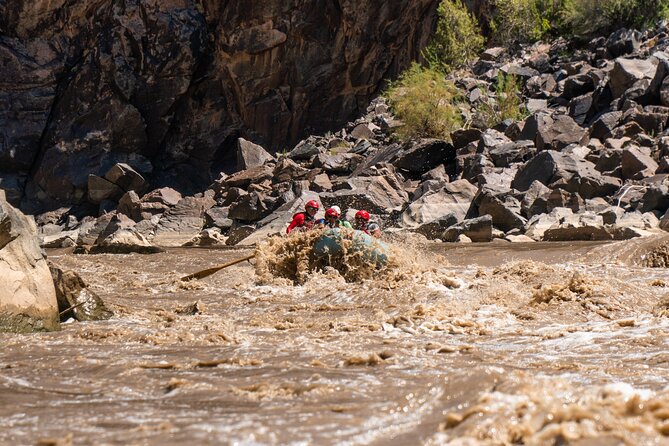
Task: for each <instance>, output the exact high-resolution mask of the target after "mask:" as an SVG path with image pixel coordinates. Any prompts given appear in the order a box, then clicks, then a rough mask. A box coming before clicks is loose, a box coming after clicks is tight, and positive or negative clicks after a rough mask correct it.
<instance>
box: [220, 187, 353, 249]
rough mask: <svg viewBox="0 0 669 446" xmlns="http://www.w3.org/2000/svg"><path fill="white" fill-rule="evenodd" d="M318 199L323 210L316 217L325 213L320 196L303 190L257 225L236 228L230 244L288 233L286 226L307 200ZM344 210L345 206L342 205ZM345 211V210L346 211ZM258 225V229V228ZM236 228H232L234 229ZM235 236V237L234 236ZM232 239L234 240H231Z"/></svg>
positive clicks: (254, 241) (249, 243) (257, 240)
mask: <svg viewBox="0 0 669 446" xmlns="http://www.w3.org/2000/svg"><path fill="white" fill-rule="evenodd" d="M310 200H316V201H317V202H318V203H319V205H320V208H321V210H320V211H319V213H318V214H316V218H319V217H320V216H322V215H323V213H322V212H323V211H322V209H323V207H324V206H323V204H322V203H321V200H320V197H319V196H318V194H316V193H314V192H309V191H307V192H303V193H302V194H301V195H300V196H299V197H297V198H296V199H295V200H293V201H292V202H290V203H286V204H284V205H283V206H281V207H279V208H278V209H277V210H275V211H274V212H272V213H271V214H270V215H268V216H267V217H265V218H264V219H262V220H261V221H259V222H258V223H256V225H255V226H248V225H247V226H244V228H246V229H236V230H235V231H234V232H235V234H234V236H233V235H232V234H230V238H228V241H227V244H228V245H236V244H240V245H253V244H256V243H258V242H260V241H263V240H265V239H266V238H267V237H269V236H272V235H283V234H285V233H286V228H287V227H288V225H289V224H290V222H291V220H292V219H293V215H295V214H296V213H298V212H301V211H303V210H304V205H305V204H306V203H307V201H310ZM342 211H344V208H343V207H342ZM344 212H345V211H344ZM256 227H257V230H256ZM234 229H235V228H234V227H233V228H231V231H233V230H234ZM233 237H234V238H233ZM231 239H232V241H231Z"/></svg>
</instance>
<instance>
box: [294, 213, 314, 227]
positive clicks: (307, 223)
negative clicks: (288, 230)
mask: <svg viewBox="0 0 669 446" xmlns="http://www.w3.org/2000/svg"><path fill="white" fill-rule="evenodd" d="M298 215H304V224H303V225H302V226H298V227H300V228H304V229H311V228H313V227H314V223H315V222H316V219H314V217H312V216H310V215H309V214H307V213H306V212H304V211H302V212H298V213H296V214H295V215H293V219H294V218H295V217H297V216H298Z"/></svg>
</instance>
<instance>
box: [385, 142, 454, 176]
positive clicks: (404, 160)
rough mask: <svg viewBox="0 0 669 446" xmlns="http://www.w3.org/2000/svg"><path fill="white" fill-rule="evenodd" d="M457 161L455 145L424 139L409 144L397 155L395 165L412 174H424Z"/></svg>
mask: <svg viewBox="0 0 669 446" xmlns="http://www.w3.org/2000/svg"><path fill="white" fill-rule="evenodd" d="M453 159H455V148H454V147H453V145H451V144H449V143H448V142H446V141H442V140H440V139H423V140H420V141H418V142H416V143H413V144H412V143H407V144H406V145H405V146H404V147H403V149H402V151H401V152H399V153H398V154H397V155H396V158H395V160H394V161H392V163H393V165H394V166H395V167H397V168H398V169H403V170H405V171H407V172H410V173H412V174H423V173H425V172H427V171H429V170H430V169H433V168H434V167H436V166H438V165H440V164H443V163H448V162H450V161H452V160H453Z"/></svg>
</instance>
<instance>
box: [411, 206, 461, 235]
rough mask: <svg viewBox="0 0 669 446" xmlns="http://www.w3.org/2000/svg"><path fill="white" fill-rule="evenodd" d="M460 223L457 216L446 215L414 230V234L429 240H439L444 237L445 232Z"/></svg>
mask: <svg viewBox="0 0 669 446" xmlns="http://www.w3.org/2000/svg"><path fill="white" fill-rule="evenodd" d="M459 221H460V220H458V217H457V216H456V215H455V214H452V213H451V214H446V215H444V216H442V217H439V218H436V219H434V220H431V221H429V222H428V223H424V224H422V225H420V226H418V227H417V228H414V229H413V232H416V233H418V234H422V235H424V236H425V238H427V239H428V240H434V239H439V238H441V237H442V236H443V235H444V231H446V230H447V229H448V228H450V227H451V226H453V225H455V224H457V223H458V222H459Z"/></svg>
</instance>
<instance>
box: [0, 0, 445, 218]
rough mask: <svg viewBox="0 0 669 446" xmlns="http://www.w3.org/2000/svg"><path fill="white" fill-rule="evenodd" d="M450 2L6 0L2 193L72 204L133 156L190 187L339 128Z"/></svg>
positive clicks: (412, 54)
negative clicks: (247, 148)
mask: <svg viewBox="0 0 669 446" xmlns="http://www.w3.org/2000/svg"><path fill="white" fill-rule="evenodd" d="M437 5H438V0H396V1H392V2H380V1H373V0H359V1H356V2H353V1H349V0H262V1H253V2H251V1H247V0H229V1H225V0H219V1H215V0H204V1H200V0H162V1H159V0H89V1H81V0H51V1H45V0H37V1H26V0H12V1H6V0H0V188H3V189H5V190H7V192H8V198H9V199H10V200H12V201H13V202H18V201H19V200H21V199H23V206H24V208H27V209H30V208H31V207H34V204H35V203H37V202H39V203H40V207H55V206H58V205H61V204H64V203H75V202H78V201H81V200H84V199H85V197H86V188H87V178H88V175H89V174H95V175H103V174H104V173H105V172H106V171H107V170H108V169H109V168H110V167H111V166H112V165H113V164H115V163H117V162H125V163H127V164H129V165H131V166H132V167H133V168H134V169H136V170H137V171H138V172H140V173H142V174H144V175H146V176H147V177H148V178H151V179H152V182H153V185H155V186H162V185H170V186H176V187H178V188H179V189H181V190H182V191H185V192H189V193H192V192H194V191H197V190H199V189H201V188H203V187H204V186H206V185H207V184H208V183H209V182H210V181H211V179H212V177H215V176H216V175H217V174H218V172H219V171H221V170H228V169H230V168H231V167H232V166H234V164H235V160H234V150H233V148H234V144H235V143H236V140H237V138H238V137H240V136H242V137H245V138H247V139H250V140H253V141H255V142H257V143H260V144H262V145H264V146H265V147H266V148H268V149H271V150H283V149H287V148H291V147H292V146H293V145H294V143H295V142H297V141H298V140H299V139H300V138H301V137H303V136H304V135H306V134H309V133H316V132H322V131H325V130H328V129H331V128H336V127H337V126H339V125H341V124H342V123H344V122H346V121H347V120H349V119H350V118H351V117H353V116H355V115H356V114H357V113H359V112H360V110H361V109H364V106H365V105H366V104H367V103H368V101H369V100H370V98H371V97H372V96H373V95H374V94H375V93H376V92H377V91H378V89H379V87H380V85H381V83H382V81H383V79H384V78H387V77H392V76H394V75H396V74H397V73H398V72H399V71H400V70H401V69H402V68H404V67H406V66H407V65H408V64H409V63H410V61H411V60H412V59H415V58H416V57H417V56H418V53H419V51H420V48H422V47H423V46H424V45H425V44H426V41H427V39H428V37H429V31H430V29H431V28H432V26H433V25H434V20H435V10H436V7H437Z"/></svg>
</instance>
